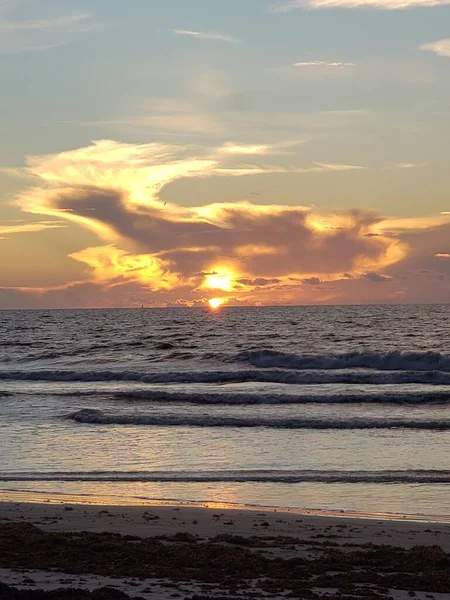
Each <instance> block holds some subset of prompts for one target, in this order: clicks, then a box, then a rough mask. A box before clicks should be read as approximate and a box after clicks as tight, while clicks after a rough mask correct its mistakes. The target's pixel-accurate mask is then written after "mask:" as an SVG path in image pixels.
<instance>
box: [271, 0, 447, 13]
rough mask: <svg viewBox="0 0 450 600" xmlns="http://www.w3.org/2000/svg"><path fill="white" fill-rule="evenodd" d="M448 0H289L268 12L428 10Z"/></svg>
mask: <svg viewBox="0 0 450 600" xmlns="http://www.w3.org/2000/svg"><path fill="white" fill-rule="evenodd" d="M449 4H450V0H291V1H290V2H281V3H278V4H274V5H272V6H271V7H270V9H269V10H270V12H275V13H288V12H291V11H293V10H300V9H308V8H379V9H385V10H400V9H405V8H420V7H423V8H429V7H433V6H448V5H449Z"/></svg>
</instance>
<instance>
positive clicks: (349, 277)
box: [342, 273, 354, 279]
mask: <svg viewBox="0 0 450 600" xmlns="http://www.w3.org/2000/svg"><path fill="white" fill-rule="evenodd" d="M342 277H343V278H344V279H354V277H353V275H352V274H351V273H343V274H342Z"/></svg>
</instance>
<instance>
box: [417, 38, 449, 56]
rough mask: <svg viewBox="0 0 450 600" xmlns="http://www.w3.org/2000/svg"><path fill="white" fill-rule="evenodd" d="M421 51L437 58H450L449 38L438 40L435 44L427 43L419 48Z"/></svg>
mask: <svg viewBox="0 0 450 600" xmlns="http://www.w3.org/2000/svg"><path fill="white" fill-rule="evenodd" d="M420 49H421V50H428V51H429V52H434V53H435V54H437V55H438V56H448V57H450V38H446V39H443V40H438V41H437V42H429V43H427V44H422V46H420Z"/></svg>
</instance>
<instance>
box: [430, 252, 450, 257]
mask: <svg viewBox="0 0 450 600" xmlns="http://www.w3.org/2000/svg"><path fill="white" fill-rule="evenodd" d="M434 256H435V257H436V258H450V253H448V252H438V253H437V254H435V255H434Z"/></svg>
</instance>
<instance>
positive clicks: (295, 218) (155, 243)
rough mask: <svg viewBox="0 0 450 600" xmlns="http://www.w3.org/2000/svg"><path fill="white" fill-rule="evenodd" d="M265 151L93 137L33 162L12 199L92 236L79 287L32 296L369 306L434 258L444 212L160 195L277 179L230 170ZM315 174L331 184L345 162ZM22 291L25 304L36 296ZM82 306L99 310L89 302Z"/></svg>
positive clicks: (81, 256) (261, 169)
mask: <svg viewBox="0 0 450 600" xmlns="http://www.w3.org/2000/svg"><path fill="white" fill-rule="evenodd" d="M224 148H226V149H227V151H226V152H223V149H224ZM266 148H268V147H266V146H264V145H250V144H249V145H246V146H245V145H241V147H240V148H236V147H235V145H231V144H229V145H227V144H225V145H223V146H222V147H221V148H219V149H212V150H211V151H207V150H205V149H203V150H201V151H200V150H199V149H198V148H192V147H189V146H186V147H177V146H169V145H164V144H140V145H137V144H121V143H118V142H112V141H100V142H95V143H93V144H92V145H91V146H88V147H86V148H80V149H77V150H72V151H68V152H63V153H60V154H56V155H49V156H42V157H34V158H31V159H30V160H29V162H28V167H27V172H28V174H29V175H30V176H31V177H32V178H33V180H34V182H35V185H34V186H33V187H32V188H30V189H28V190H26V191H24V192H23V193H22V194H20V196H19V197H18V199H17V203H18V204H19V206H20V207H21V208H22V210H24V211H26V212H30V213H34V214H40V215H46V216H51V217H55V216H57V217H58V219H60V220H61V219H63V220H66V221H74V222H76V223H78V224H80V225H82V226H83V227H86V228H88V229H90V230H91V231H94V232H95V233H96V234H97V236H98V238H99V240H100V244H99V245H98V246H96V247H90V248H85V249H83V250H81V251H78V252H75V253H72V254H71V255H70V257H71V258H72V259H74V260H77V261H80V262H82V263H84V264H85V265H86V279H87V280H86V282H78V283H74V284H72V285H71V286H66V288H65V289H60V288H58V289H56V288H55V289H53V290H39V291H37V290H35V292H36V293H39V295H40V296H39V297H40V298H41V299H42V297H43V296H45V295H47V298H50V297H51V298H58V302H59V301H61V302H62V301H63V300H62V298H66V299H67V297H72V298H74V294H75V290H77V305H78V304H80V303H82V302H81V300H79V299H78V298H79V295H78V294H79V293H81V292H80V290H84V293H85V294H86V298H88V297H89V298H90V297H91V295H92V294H93V295H94V296H95V297H96V298H103V299H104V295H103V292H102V291H103V290H114V296H113V297H114V298H115V299H116V300H115V301H116V302H118V300H117V297H118V294H122V295H121V296H120V297H121V298H124V297H127V298H128V302H130V303H131V304H133V303H144V301H143V299H144V298H146V300H145V303H157V304H158V305H161V304H164V303H169V304H171V303H174V302H175V303H177V302H178V303H179V302H184V303H186V304H188V305H196V304H198V303H202V304H204V303H205V302H207V301H208V300H210V299H211V298H214V297H219V296H218V294H217V291H218V290H219V291H220V298H221V299H223V301H224V302H227V303H229V304H230V303H233V302H244V303H298V302H309V301H318V302H331V301H339V299H341V301H342V298H343V297H344V295H345V293H350V292H349V291H350V290H352V292H351V293H352V294H355V293H356V292H355V291H357V296H356V297H355V296H353V301H355V300H356V301H357V298H361V297H365V294H366V290H368V291H370V290H371V291H370V293H371V294H372V296H371V297H372V299H373V300H374V301H375V300H376V295H377V294H378V293H381V292H378V291H376V289H375V288H377V287H379V288H383V292H382V293H384V294H386V293H387V294H390V295H391V296H390V297H392V298H398V297H399V296H398V292H399V289H400V288H401V289H400V291H401V290H403V288H404V286H405V283H404V282H405V281H407V280H408V281H409V279H408V277H409V275H408V276H405V277H407V279H404V278H403V279H401V278H396V276H395V275H394V270H395V269H404V270H405V272H408V273H409V272H410V271H411V269H412V268H413V266H412V263H411V260H412V259H414V261H415V263H416V264H420V265H421V267H423V269H425V268H426V267H427V266H428V263H427V260H428V259H429V258H430V257H431V258H434V256H435V255H437V254H439V250H440V248H439V247H436V248H434V246H433V244H438V243H440V244H441V246H440V247H441V248H442V243H443V239H444V237H445V235H444V234H445V233H447V234H448V230H449V226H450V215H438V216H436V217H429V218H423V219H420V218H415V219H405V218H402V219H395V218H389V219H385V218H383V217H382V216H380V215H379V214H378V213H376V212H374V211H370V210H347V211H335V212H329V213H325V212H321V211H318V210H316V209H312V208H305V207H303V206H283V205H258V204H253V203H250V202H240V203H229V204H224V203H222V204H218V203H214V202H211V203H210V204H207V205H204V206H197V207H185V206H181V205H177V204H170V203H168V204H166V203H163V202H161V200H160V193H161V190H162V189H163V188H164V187H165V186H166V185H168V184H169V183H171V182H173V181H176V180H177V179H181V178H185V177H213V176H228V177H236V176H241V177H243V176H245V175H247V174H249V173H250V174H255V173H270V172H278V170H279V168H278V167H270V166H267V165H264V164H248V163H246V164H241V163H240V162H236V161H240V160H241V159H242V155H246V154H251V153H255V155H256V157H255V158H258V155H260V156H259V159H260V160H261V156H264V155H265V154H266V153H267V152H268V150H266ZM221 149H222V150H221ZM241 150H243V151H242V152H241ZM323 167H326V169H325V170H326V171H327V172H328V174H327V175H326V176H329V177H332V176H333V172H339V171H340V170H341V169H342V168H343V167H345V165H335V167H336V168H332V167H333V165H328V164H327V165H325V164H324V163H323V164H322V163H321V168H323ZM436 232H438V234H436ZM432 248H434V250H432ZM422 250H426V252H425V253H423V252H422ZM421 252H422V254H423V256H422V254H421ZM419 255H420V257H419ZM426 257H428V258H426ZM343 274H345V275H343ZM443 276H444V279H445V277H446V275H445V274H444V275H443ZM377 282H383V286H376V285H374V284H375V283H377ZM440 285H441V284H440ZM442 285H444V284H442ZM442 285H441V287H442ZM83 286H84V287H83ZM86 286H87V287H86ZM131 290H132V291H131ZM344 290H347V292H345V291H344ZM66 292H67V294H69V292H70V295H69V296H67V294H66V296H64V294H65V293H66ZM4 293H6V292H5V291H4ZM12 293H13V291H11V290H9V291H8V294H9V296H8V297H9V298H10V297H11V294H12ZM22 293H24V294H28V296H27V298H29V297H30V295H32V294H33V293H34V292H33V290H22ZM1 296H2V295H1V294H0V303H1V302H2V300H1ZM130 298H133V300H130ZM86 302H87V303H88V304H89V302H91V303H92V302H93V303H94V305H96V303H97V300H95V301H93V300H89V301H87V300H86ZM99 302H101V301H100V300H99Z"/></svg>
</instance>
